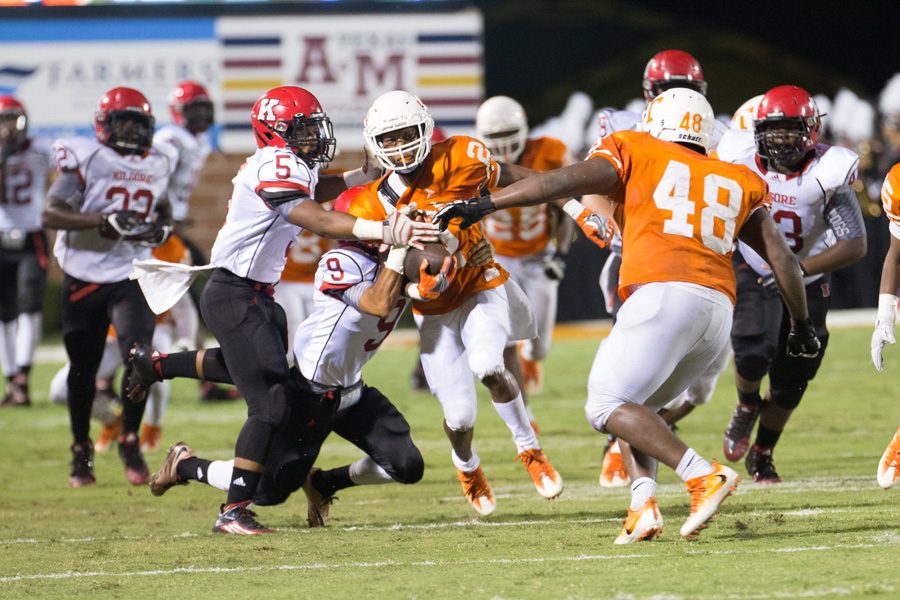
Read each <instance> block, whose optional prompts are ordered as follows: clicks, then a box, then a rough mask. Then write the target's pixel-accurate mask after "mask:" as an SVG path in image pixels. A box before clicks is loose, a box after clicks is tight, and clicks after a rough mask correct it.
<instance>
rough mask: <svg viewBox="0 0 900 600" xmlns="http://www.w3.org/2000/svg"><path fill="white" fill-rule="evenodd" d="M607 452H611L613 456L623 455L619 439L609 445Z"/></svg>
mask: <svg viewBox="0 0 900 600" xmlns="http://www.w3.org/2000/svg"><path fill="white" fill-rule="evenodd" d="M607 452H611V453H612V454H622V451H621V450H620V449H619V438H616V439H615V440H613V443H612V444H610V445H609V450H607Z"/></svg>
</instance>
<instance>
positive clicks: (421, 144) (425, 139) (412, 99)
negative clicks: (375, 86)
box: [363, 90, 434, 172]
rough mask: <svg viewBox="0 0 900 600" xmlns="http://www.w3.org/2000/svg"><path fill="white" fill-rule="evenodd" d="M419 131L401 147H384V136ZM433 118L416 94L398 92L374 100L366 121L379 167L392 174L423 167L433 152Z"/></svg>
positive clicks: (364, 131)
mask: <svg viewBox="0 0 900 600" xmlns="http://www.w3.org/2000/svg"><path fill="white" fill-rule="evenodd" d="M408 127H410V128H412V127H414V128H416V131H415V136H414V137H412V136H411V139H410V140H409V141H406V142H404V143H403V144H402V145H399V146H393V147H388V148H385V147H384V146H383V145H382V136H383V135H384V134H386V133H388V132H391V131H397V130H398V129H406V128H408ZM433 131H434V119H433V118H432V116H431V113H430V112H428V107H427V106H425V104H423V103H422V101H421V100H419V98H418V97H416V96H415V95H414V94H410V93H409V92H406V91H403V90H395V91H393V92H388V93H386V94H382V95H381V96H379V97H378V98H376V99H375V102H373V103H372V106H371V107H370V108H369V112H367V113H366V119H365V121H363V135H364V136H365V138H366V145H368V147H369V150H371V152H372V154H373V155H374V156H375V158H376V159H377V160H378V162H379V164H381V166H382V167H384V168H385V169H388V170H391V171H400V172H409V171H412V170H413V169H415V168H416V167H418V166H419V165H420V164H422V161H424V160H425V157H427V156H428V153H429V152H430V151H431V134H432V132H433Z"/></svg>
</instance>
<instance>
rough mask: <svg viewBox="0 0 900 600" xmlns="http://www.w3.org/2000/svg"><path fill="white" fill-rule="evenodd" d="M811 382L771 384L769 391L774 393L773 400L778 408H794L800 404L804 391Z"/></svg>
mask: <svg viewBox="0 0 900 600" xmlns="http://www.w3.org/2000/svg"><path fill="white" fill-rule="evenodd" d="M807 385H809V382H807V381H804V382H803V383H794V384H790V385H777V386H770V387H769V392H770V393H771V394H772V402H774V403H775V406H777V407H778V408H783V409H784V410H794V409H795V408H797V406H799V404H800V400H802V399H803V393H804V392H805V391H806V386H807Z"/></svg>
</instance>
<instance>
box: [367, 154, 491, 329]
mask: <svg viewBox="0 0 900 600" xmlns="http://www.w3.org/2000/svg"><path fill="white" fill-rule="evenodd" d="M499 176H500V167H499V166H498V165H497V163H496V162H495V161H494V159H493V158H492V157H491V153H490V152H488V149H487V148H485V146H484V144H483V143H482V142H480V141H479V140H476V139H475V138H470V137H466V136H453V137H450V138H447V139H446V140H444V141H443V142H438V143H436V144H435V145H434V146H432V148H431V152H430V153H429V155H428V157H427V158H426V159H425V160H424V161H423V162H422V164H421V165H419V167H418V169H416V171H415V173H414V174H413V178H412V180H411V181H410V182H408V183H407V182H403V181H402V180H401V178H400V176H399V175H398V174H396V173H392V174H390V175H388V176H387V178H386V180H384V179H382V180H380V181H376V182H373V183H371V184H369V185H370V186H374V187H375V189H376V190H377V189H379V188H380V189H381V191H382V193H386V192H388V190H389V191H390V193H393V194H395V195H396V196H397V203H396V206H397V208H398V209H399V208H403V207H404V206H406V205H407V204H409V203H410V202H415V203H416V207H417V208H419V209H421V210H425V211H437V210H438V209H439V208H441V207H442V206H444V204H446V203H448V202H453V201H455V200H464V199H466V198H472V197H473V196H477V195H478V193H479V190H481V189H482V188H487V189H490V188H492V187H495V186H496V185H497V179H498V178H499ZM449 230H450V231H451V232H452V233H453V234H454V235H456V237H457V239H458V240H459V251H460V252H462V254H463V256H468V255H469V253H470V252H471V250H472V248H474V247H475V245H476V244H477V243H478V242H479V241H480V240H481V239H482V238H483V237H484V233H483V231H482V228H481V224H480V223H478V224H476V225H473V226H472V227H469V228H468V229H464V230H460V229H459V226H458V225H457V224H452V223H451V225H450V227H449ZM507 279H509V274H508V273H507V272H506V271H505V270H503V268H502V267H500V265H498V264H497V263H495V262H494V261H491V262H489V263H488V264H486V265H482V266H480V267H476V266H473V265H466V266H465V267H463V268H462V269H459V271H457V273H456V277H455V278H454V279H453V281H452V282H451V284H450V287H449V288H448V289H447V290H446V291H445V292H444V293H442V294H441V295H440V297H439V298H437V299H436V300H432V301H431V302H414V303H413V310H415V311H416V312H418V313H421V314H425V315H435V314H443V313H447V312H450V311H451V310H454V309H455V308H457V307H459V306H460V305H461V304H462V303H463V302H464V301H465V300H466V299H467V298H469V297H471V296H472V295H473V294H476V293H478V292H480V291H482V290H487V289H491V288H495V287H497V286H499V285H501V284H503V283H504V282H505V281H506V280H507Z"/></svg>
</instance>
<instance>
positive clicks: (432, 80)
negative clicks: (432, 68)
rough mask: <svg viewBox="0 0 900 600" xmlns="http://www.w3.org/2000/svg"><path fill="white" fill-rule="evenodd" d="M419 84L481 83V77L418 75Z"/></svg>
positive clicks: (436, 85)
mask: <svg viewBox="0 0 900 600" xmlns="http://www.w3.org/2000/svg"><path fill="white" fill-rule="evenodd" d="M419 85H420V86H423V87H429V86H434V87H438V86H455V85H459V86H462V85H481V77H479V76H478V75H445V76H434V77H419Z"/></svg>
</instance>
